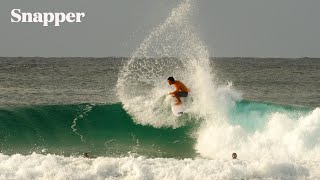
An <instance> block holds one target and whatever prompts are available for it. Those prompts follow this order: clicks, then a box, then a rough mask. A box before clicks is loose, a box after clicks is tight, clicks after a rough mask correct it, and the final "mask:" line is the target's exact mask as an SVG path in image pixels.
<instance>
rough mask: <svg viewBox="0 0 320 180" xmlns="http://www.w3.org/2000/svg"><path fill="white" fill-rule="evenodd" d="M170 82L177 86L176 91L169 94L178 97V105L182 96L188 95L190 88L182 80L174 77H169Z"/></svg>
mask: <svg viewBox="0 0 320 180" xmlns="http://www.w3.org/2000/svg"><path fill="white" fill-rule="evenodd" d="M168 83H169V84H170V85H172V84H173V85H174V87H175V88H176V90H175V91H173V92H170V93H169V94H170V95H172V96H174V97H176V98H177V100H178V102H177V103H176V105H179V104H181V99H180V97H187V96H188V92H190V90H189V89H188V88H187V87H186V86H185V85H184V84H183V83H182V82H180V81H178V80H175V79H174V78H173V77H169V78H168Z"/></svg>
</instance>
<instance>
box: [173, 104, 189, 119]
mask: <svg viewBox="0 0 320 180" xmlns="http://www.w3.org/2000/svg"><path fill="white" fill-rule="evenodd" d="M171 110H172V113H173V115H175V116H177V117H180V116H182V114H183V113H184V111H185V110H186V108H185V107H184V105H183V104H182V103H181V104H179V105H175V104H173V105H171Z"/></svg>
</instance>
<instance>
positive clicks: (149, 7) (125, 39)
mask: <svg viewBox="0 0 320 180" xmlns="http://www.w3.org/2000/svg"><path fill="white" fill-rule="evenodd" d="M196 1H197V3H196V7H195V8H196V13H195V14H194V18H193V22H192V23H193V25H194V26H195V27H196V31H197V33H198V34H199V36H200V38H201V39H202V40H203V42H204V43H205V44H206V45H207V47H208V50H209V52H210V55H211V56H215V57H240V56H241V57H293V58H296V57H298V58H299V57H318V58H320V35H319V34H320V11H319V7H320V1H319V0H304V1H302V0H196ZM179 2H181V0H175V1H173V0H55V1H52V0H3V1H2V2H1V6H0V56H28V57H33V56H43V57H69V56H72V57H107V56H125V57H128V56H130V54H131V53H132V52H133V51H134V50H135V49H136V47H137V46H138V45H139V44H140V43H141V42H142V41H143V39H144V38H145V36H146V35H147V34H148V33H149V32H150V31H151V30H152V28H154V27H156V26H158V25H159V24H160V23H162V22H163V21H164V20H165V19H166V17H168V15H169V13H170V11H171V10H172V8H174V7H176V6H177V4H178V3H179ZM17 8H19V9H21V11H24V12H85V13H86V17H85V18H84V19H83V22H82V23H77V24H75V23H63V24H61V26H60V27H54V26H49V27H43V26H42V25H41V24H40V23H11V22H10V19H11V10H12V9H17Z"/></svg>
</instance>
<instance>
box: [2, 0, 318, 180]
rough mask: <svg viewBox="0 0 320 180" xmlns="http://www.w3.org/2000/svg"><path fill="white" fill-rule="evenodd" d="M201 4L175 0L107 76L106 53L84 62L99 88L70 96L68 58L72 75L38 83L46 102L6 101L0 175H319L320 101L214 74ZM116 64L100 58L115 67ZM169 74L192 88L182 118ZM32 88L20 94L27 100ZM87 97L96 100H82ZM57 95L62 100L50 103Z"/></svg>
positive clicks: (15, 65)
mask: <svg viewBox="0 0 320 180" xmlns="http://www.w3.org/2000/svg"><path fill="white" fill-rule="evenodd" d="M195 7H196V2H195V1H193V0H183V1H182V2H181V3H179V4H178V5H177V7H175V8H174V9H173V10H172V11H171V13H170V14H169V16H168V18H167V19H166V20H165V21H164V22H163V23H161V24H160V25H159V26H157V27H155V28H154V29H152V30H151V32H150V34H149V35H148V36H147V37H146V38H145V39H144V41H143V42H142V43H141V44H140V45H139V46H138V47H137V49H136V50H135V51H134V52H133V53H132V56H131V57H130V58H129V59H128V60H125V61H123V62H122V63H123V65H122V66H121V68H120V69H119V72H117V73H116V75H115V77H116V78H114V76H111V75H110V76H109V75H108V76H103V75H104V74H105V71H104V69H101V67H102V65H101V64H103V63H107V62H104V60H98V62H97V64H98V65H97V64H91V63H92V61H88V62H86V61H84V62H83V63H84V64H82V65H83V67H90V68H92V69H93V70H92V71H94V70H95V71H94V73H93V74H90V73H88V72H86V71H82V69H80V68H79V69H76V70H75V71H74V72H77V73H79V72H83V73H84V74H83V75H82V76H80V77H84V78H82V80H83V81H84V82H88V83H90V82H91V81H92V80H93V79H94V81H93V83H92V84H93V86H94V84H99V85H101V84H105V86H103V87H102V90H100V91H98V90H97V89H93V88H91V87H90V86H89V87H88V88H86V91H82V92H79V94H80V95H81V96H77V98H72V99H73V100H74V102H72V103H71V102H70V101H67V102H64V100H68V98H69V99H70V97H73V94H74V93H75V92H76V91H77V90H73V91H72V90H69V89H64V88H66V87H67V84H69V83H71V84H72V82H74V81H75V80H76V78H77V76H76V75H75V76H72V75H70V74H72V73H73V72H69V71H70V67H71V65H69V64H68V66H65V67H64V68H63V69H65V73H67V75H68V76H69V77H70V79H67V78H64V79H63V81H61V80H60V79H61V77H57V79H55V77H53V76H48V80H47V81H46V82H47V83H48V84H47V86H45V87H44V88H43V89H42V90H41V93H42V94H46V98H47V99H40V100H39V101H42V102H45V103H39V104H36V103H35V104H31V105H30V104H27V103H21V104H18V105H12V104H14V103H12V104H10V105H7V106H6V105H1V107H0V127H1V131H0V140H1V142H0V150H1V153H0V162H1V164H0V179H319V178H320V170H319V169H320V163H319V162H320V157H319V156H318V154H319V153H320V108H319V107H313V106H296V105H284V104H278V103H272V102H264V101H262V100H261V101H253V100H246V99H245V98H243V92H241V91H240V90H237V89H236V88H235V87H234V86H233V83H232V79H229V81H222V80H221V79H222V78H221V77H220V76H219V74H218V73H217V72H218V70H217V69H218V68H217V67H218V66H219V65H218V64H214V63H216V61H211V59H210V57H211V56H213V55H212V54H209V53H208V50H207V47H206V45H205V44H204V43H203V41H202V40H201V39H200V37H199V35H198V34H197V33H196V32H197V30H196V28H195V27H194V26H193V23H192V20H193V14H194V11H195V9H196V8H195ZM239 61H240V60H238V61H237V62H239ZM26 62H28V63H30V64H31V65H32V67H33V68H34V69H35V71H36V72H37V73H40V72H41V68H42V67H41V64H43V65H44V66H47V64H46V62H45V61H43V60H39V61H37V60H34V59H32V60H26ZM110 62H111V61H110ZM118 62H119V61H118V60H117V61H115V62H112V63H113V64H112V65H111V64H103V65H104V66H106V67H108V68H109V69H108V70H109V71H111V70H112V67H113V66H119V65H118V64H117V63H118ZM252 62H254V63H261V62H259V61H258V60H255V59H254V60H252V61H251V60H250V63H252ZM270 62H271V61H270ZM60 63H62V64H63V63H65V64H67V63H68V62H66V61H61V62H60V60H53V65H52V67H53V68H55V67H57V66H58V67H59V64H60ZM78 63H81V62H80V61H77V64H78ZM277 63H278V62H277ZM8 64H10V65H8V66H5V68H3V69H4V70H5V69H10V68H12V69H14V68H17V69H15V71H14V73H19V72H23V71H27V70H25V69H23V67H24V66H25V65H24V64H23V62H20V61H17V63H15V61H11V60H9V61H8ZM20 64H22V65H23V66H19V65H20ZM30 64H29V65H30ZM99 64H100V65H99ZM317 66H318V64H317ZM310 67H316V66H315V65H310ZM19 68H20V69H19ZM231 69H232V68H231ZM18 70H19V71H18ZM229 70H230V68H229ZM56 71H58V70H56ZM46 72H47V71H46ZM61 72H62V70H61ZM314 72H316V68H315V70H314V71H312V68H311V70H310V72H309V73H310V80H312V78H313V77H314V76H311V74H312V73H314ZM27 73H29V74H31V73H30V72H29V71H27ZM68 73H70V74H68ZM59 74H62V73H58V74H57V76H59ZM0 75H1V74H0ZM169 76H173V77H175V78H176V79H178V80H181V81H182V82H184V83H185V84H186V85H187V86H188V87H190V89H191V92H190V96H189V97H188V98H186V99H183V102H184V103H185V105H186V107H187V110H186V114H184V115H183V116H181V117H179V118H177V117H175V116H174V115H173V114H172V112H171V103H172V98H171V97H170V96H168V92H170V91H172V87H170V86H169V85H168V84H167V81H166V79H167V78H168V77H169ZM22 77H23V76H22ZM39 77H40V76H39ZM101 77H104V78H101ZM19 78H21V77H16V79H14V80H15V81H18V80H17V79H19ZM44 78H46V76H41V78H39V79H37V80H38V81H41V80H42V79H44ZM58 78H59V80H58ZM107 78H109V79H110V78H114V79H113V81H112V83H113V84H106V83H105V79H107ZM308 78H309V76H308ZM27 79H29V78H26V79H23V81H27ZM279 79H281V78H280V77H279ZM14 80H12V81H14ZM49 80H50V81H49ZM64 81H65V82H64ZM270 81H272V80H270ZM55 82H59V83H61V84H63V86H62V87H60V88H56V89H55V93H56V94H53V92H50V91H49V90H48V89H50V87H51V86H52V87H57V86H56V84H54V83H55ZM266 82H267V81H266ZM50 83H53V84H50ZM16 84H19V83H16ZM16 84H15V85H16ZM247 85H248V84H247ZM16 86H18V87H19V85H16ZM97 86H98V85H97ZM113 86H114V88H113V89H112V90H110V91H108V92H105V91H104V90H103V88H109V87H113ZM71 87H72V88H73V87H74V86H71ZM292 87H294V86H292ZM266 88H267V87H266ZM17 89H18V88H17ZM21 89H23V88H21ZM74 89H76V88H74ZM110 89H111V88H110ZM11 90H12V89H10V88H5V85H3V87H2V92H4V95H2V96H3V97H4V98H5V97H6V96H7V97H8V99H14V98H10V96H11V94H9V95H8V94H5V93H6V91H11ZM34 91H35V90H34V89H32V88H30V89H27V90H24V91H21V92H19V93H22V96H21V97H25V98H27V96H28V94H35V93H34ZM70 92H71V93H70ZM41 93H40V94H41ZM68 93H70V94H68ZM107 93H110V95H109V96H108V95H106V94H107ZM304 93H306V92H304ZM63 94H64V95H63ZM101 94H103V95H101ZM115 94H116V96H117V98H116V99H112V100H110V98H109V99H108V100H107V99H103V98H105V97H106V96H107V97H113V96H115ZM83 96H88V97H90V98H88V99H86V100H85V102H86V103H83V101H84V100H83V99H81V97H83ZM56 97H60V98H61V99H59V102H63V103H62V104H59V103H57V104H55V103H53V104H50V103H47V102H52V101H54V100H57V98H56ZM39 98H40V97H39ZM294 98H297V97H292V99H294ZM92 99H93V100H92ZM33 100H34V98H33ZM90 100H92V102H90ZM9 101H10V100H8V102H9ZM16 101H19V102H28V99H23V98H21V99H18V100H16ZM57 101H58V100H57ZM97 101H98V102H97ZM107 101H108V103H106V102H107ZM12 102H13V101H12ZM312 102H314V101H312ZM1 104H4V103H1ZM26 104H27V105H26ZM84 152H89V155H90V156H92V158H85V157H83V156H82V154H83V153H84ZM234 152H236V153H237V155H238V159H236V160H234V159H232V158H231V154H232V153H234Z"/></svg>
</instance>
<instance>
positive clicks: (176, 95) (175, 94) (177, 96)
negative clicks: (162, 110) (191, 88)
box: [174, 92, 182, 105]
mask: <svg viewBox="0 0 320 180" xmlns="http://www.w3.org/2000/svg"><path fill="white" fill-rule="evenodd" d="M174 96H175V97H176V98H177V103H176V105H179V104H181V103H182V101H181V99H180V96H179V92H177V93H174Z"/></svg>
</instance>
